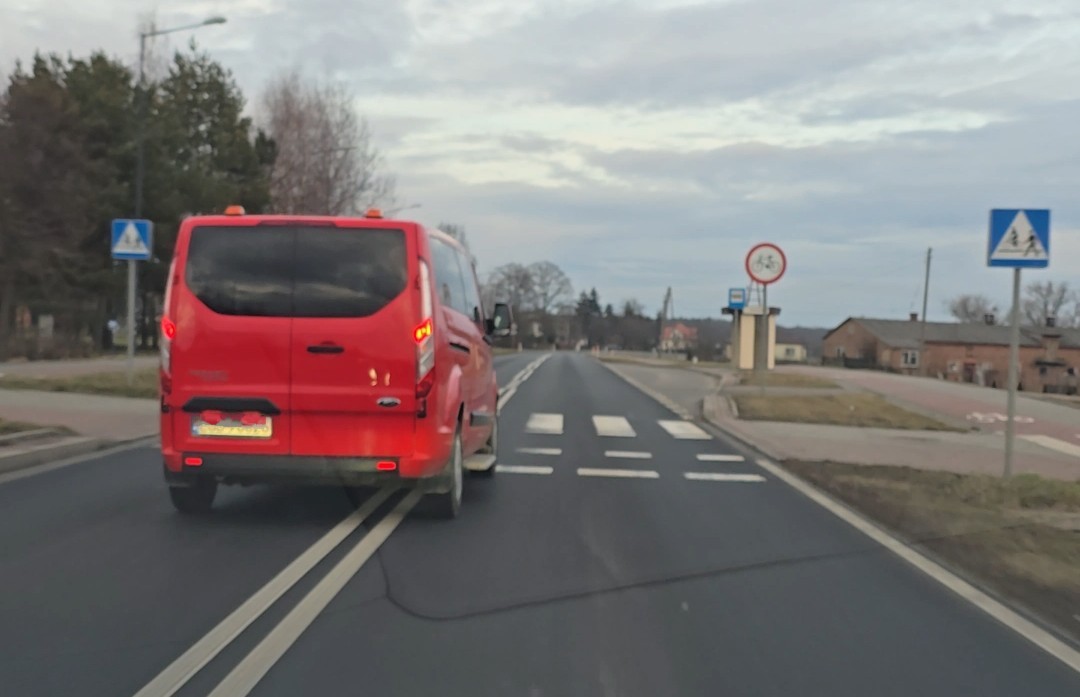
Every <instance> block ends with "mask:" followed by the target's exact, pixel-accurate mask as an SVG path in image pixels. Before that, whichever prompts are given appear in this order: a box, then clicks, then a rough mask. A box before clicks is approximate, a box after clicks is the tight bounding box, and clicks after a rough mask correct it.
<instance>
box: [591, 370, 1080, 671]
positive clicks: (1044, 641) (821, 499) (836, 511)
mask: <svg viewBox="0 0 1080 697" xmlns="http://www.w3.org/2000/svg"><path fill="white" fill-rule="evenodd" d="M601 364H602V365H604V367H606V368H608V369H609V370H610V371H611V372H613V373H615V374H616V375H618V376H619V377H620V378H622V379H623V380H625V381H626V382H627V383H629V384H630V385H632V386H633V387H636V388H637V389H638V390H639V391H640V392H641V393H642V394H644V395H646V396H648V397H651V398H652V399H653V400H654V401H656V402H657V403H659V404H661V405H663V406H665V407H668V404H667V402H669V401H670V400H668V399H667V398H661V397H660V396H658V395H657V394H656V393H655V392H653V391H652V390H650V389H649V388H647V387H645V386H644V385H641V384H640V383H638V382H637V381H635V380H631V379H630V378H628V377H627V376H626V375H623V374H622V373H620V372H619V371H617V370H615V369H614V368H613V367H611V366H609V365H607V364H605V363H603V361H601ZM668 408H669V409H670V408H671V407H668ZM676 413H678V412H676ZM712 428H714V429H716V430H717V431H718V432H720V433H724V431H723V429H721V428H719V427H717V426H712ZM724 435H725V437H729V436H727V434H726V433H725V434H724ZM757 464H758V465H760V466H761V467H762V468H763V469H764V470H765V471H767V472H769V473H770V474H772V475H773V476H775V477H776V478H777V479H780V480H781V481H783V482H784V483H785V484H788V485H790V486H791V487H792V488H793V489H795V490H796V491H798V492H799V493H801V494H803V495H804V496H806V497H807V498H809V499H810V500H811V501H813V502H814V503H816V504H818V505H820V506H821V507H822V508H825V509H826V510H828V511H829V512H830V513H832V514H833V515H835V516H836V517H838V518H840V519H841V520H843V521H844V522H845V523H848V524H849V525H851V526H852V527H853V528H855V529H856V530H858V531H859V532H861V533H863V534H864V535H866V536H867V537H869V538H870V539H872V540H874V541H875V542H877V543H878V544H880V545H882V546H883V547H885V548H886V549H888V550H889V551H891V552H893V553H894V554H896V555H897V556H898V557H900V558H901V559H903V560H904V561H906V562H908V563H910V564H911V565H912V566H914V567H915V568H917V569H918V570H919V571H922V572H923V573H925V574H926V575H927V576H929V577H930V578H932V579H934V580H935V581H937V582H938V583H940V584H942V585H943V586H945V587H946V588H948V589H950V590H952V591H953V592H955V593H957V594H958V595H959V596H960V597H962V598H963V599H964V600H967V601H968V602H969V603H971V604H972V605H974V606H975V607H977V608H979V609H980V610H982V611H983V612H985V613H986V614H988V615H990V616H991V617H993V618H994V619H995V620H997V621H998V622H1001V623H1002V624H1004V625H1005V626H1006V627H1008V628H1009V629H1011V630H1013V631H1014V632H1016V633H1017V634H1019V635H1020V636H1022V637H1024V638H1025V639H1027V640H1028V641H1030V642H1031V643H1033V644H1035V645H1036V646H1038V647H1039V648H1041V649H1042V650H1043V651H1046V652H1047V653H1048V654H1050V655H1051V656H1053V657H1054V658H1056V659H1058V660H1059V661H1061V662H1062V663H1064V664H1065V665H1067V666H1069V667H1070V668H1072V669H1073V670H1074V671H1076V672H1078V673H1080V651H1077V650H1076V649H1074V648H1073V647H1071V646H1069V645H1068V644H1066V643H1065V642H1063V641H1062V640H1061V639H1058V638H1057V637H1056V636H1054V635H1053V634H1051V633H1050V632H1048V631H1046V630H1045V629H1043V628H1042V627H1040V626H1039V625H1037V624H1035V623H1034V622H1032V621H1031V620H1029V619H1027V618H1026V617H1024V616H1023V615H1021V614H1019V613H1018V612H1016V611H1015V610H1012V609H1010V608H1009V607H1008V606H1007V605H1005V604H1003V603H1000V602H998V601H997V600H994V599H993V598H991V597H990V596H989V595H987V594H986V593H983V592H982V591H981V590H979V589H978V588H976V587H975V586H973V585H971V584H970V583H968V582H967V581H965V580H963V579H962V578H960V577H959V576H957V575H956V574H954V573H952V572H951V571H948V570H947V569H945V568H944V567H942V566H941V565H940V564H937V563H935V562H933V561H931V560H930V559H929V558H928V557H925V556H923V555H922V554H920V553H919V552H917V551H915V550H914V549H912V548H910V547H908V546H907V545H905V544H904V543H903V542H901V541H900V540H898V539H897V538H895V537H893V536H892V535H890V534H888V533H886V532H885V531H883V530H882V529H881V528H879V527H877V526H876V525H874V524H873V523H871V522H870V521H869V520H867V519H866V518H863V517H862V516H861V515H859V514H857V513H855V512H854V511H851V510H849V509H847V508H845V507H844V506H841V505H839V504H838V503H836V502H835V501H833V500H832V499H830V498H829V497H828V496H826V495H825V494H823V493H821V492H820V491H818V490H817V489H815V488H814V487H813V486H811V485H809V484H807V483H806V482H804V481H802V480H801V479H799V478H798V477H796V476H795V475H793V474H791V473H790V472H788V471H787V470H785V469H783V468H782V467H779V466H778V465H775V464H773V463H772V462H770V461H769V460H766V459H764V458H758V460H757Z"/></svg>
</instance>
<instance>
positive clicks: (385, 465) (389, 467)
mask: <svg viewBox="0 0 1080 697" xmlns="http://www.w3.org/2000/svg"><path fill="white" fill-rule="evenodd" d="M375 469H377V470H379V471H380V472H393V471H394V470H396V469H397V463H396V462H391V461H390V460H382V461H380V462H379V463H377V464H376V465H375Z"/></svg>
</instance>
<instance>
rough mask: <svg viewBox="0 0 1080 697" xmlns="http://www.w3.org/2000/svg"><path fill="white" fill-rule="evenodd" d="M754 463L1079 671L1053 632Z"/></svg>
mask: <svg viewBox="0 0 1080 697" xmlns="http://www.w3.org/2000/svg"><path fill="white" fill-rule="evenodd" d="M757 464H758V465H760V466H761V467H762V468H764V469H765V470H766V471H767V472H769V473H770V474H772V475H773V476H774V477H776V478H777V479H780V480H782V481H784V482H785V483H787V484H789V485H791V486H792V487H793V488H794V489H796V490H798V491H799V493H801V494H803V495H804V496H806V497H807V498H809V499H810V500H811V501H813V502H814V503H816V504H818V505H820V506H821V507H822V508H825V509H826V510H828V511H829V512H830V513H832V514H833V515H835V516H836V517H837V518H840V519H841V520H843V521H844V522H845V523H847V524H848V525H851V526H852V527H853V528H855V529H856V530H858V531H859V532H861V533H863V534H864V535H866V536H867V537H869V538H870V539H872V540H874V541H875V542H877V543H878V544H880V545H881V546H882V547H885V548H886V549H888V550H889V551H890V552H892V553H893V554H895V555H896V556H898V557H900V558H901V559H903V560H904V561H906V562H908V563H909V564H911V565H912V566H914V567H915V568H916V569H918V570H919V571H921V572H923V573H924V574H926V575H927V576H929V577H930V578H932V579H934V580H935V581H937V582H938V583H940V584H941V585H943V586H945V587H946V588H948V589H949V590H951V591H952V592H954V593H956V594H957V595H959V596H960V597H961V598H963V599H964V600H966V601H968V602H969V603H971V604H972V605H974V606H975V607H977V608H979V609H980V610H982V611H983V612H985V613H986V614H988V615H990V616H991V617H993V618H994V619H995V620H997V621H998V622H1001V623H1002V624H1004V625H1005V626H1006V627H1008V628H1009V629H1012V630H1013V631H1014V632H1016V633H1017V634H1019V635H1021V636H1022V637H1024V638H1025V639H1027V640H1028V641H1030V642H1031V643H1033V644H1035V645H1036V646H1038V647H1039V648H1041V649H1042V650H1043V651H1046V652H1047V653H1048V654H1050V655H1051V656H1053V657H1054V658H1056V659H1058V660H1059V661H1061V662H1062V663H1064V664H1065V665H1067V666H1069V667H1070V668H1072V669H1073V670H1074V671H1076V672H1078V673H1080V651H1077V650H1076V649H1074V648H1072V647H1071V646H1069V645H1068V644H1066V643H1065V642H1063V641H1062V640H1061V639H1058V638H1057V637H1056V636H1054V635H1053V634H1051V633H1050V632H1048V631H1046V630H1045V629H1043V628H1042V627H1040V626H1039V625H1037V624H1035V623H1034V622H1032V621H1031V620H1029V619H1027V618H1026V617H1024V616H1023V615H1021V614H1019V613H1018V612H1016V611H1015V610H1012V609H1010V608H1009V607H1008V606H1007V605H1005V604H1003V603H1001V602H999V601H997V600H995V599H994V598H991V597H990V596H989V595H987V594H986V593H984V592H982V591H981V590H979V589H978V588H976V587H975V586H973V585H971V584H970V583H968V582H967V581H965V580H964V579H962V578H960V577H959V576H957V575H956V574H954V573H952V572H951V571H949V570H947V569H945V568H944V567H943V566H941V565H940V564H937V563H936V562H934V561H932V560H931V559H929V558H928V557H925V556H923V555H922V554H921V553H919V552H917V551H916V550H914V549H912V548H911V547H909V546H907V545H906V544H904V543H903V542H901V541H900V540H898V539H897V538H895V537H893V536H892V535H891V534H889V533H887V532H885V531H884V530H882V529H881V528H879V527H878V526H876V525H874V524H873V523H871V522H870V521H869V520H867V519H866V518H863V517H862V516H861V515H859V514H857V513H855V512H854V511H851V510H850V509H848V508H845V507H844V506H841V505H839V504H838V503H836V502H835V501H833V500H832V499H831V498H829V497H828V496H826V495H825V494H823V493H821V492H820V491H818V490H817V489H815V488H814V487H812V486H811V485H809V484H807V483H806V482H804V481H802V480H801V479H799V478H798V477H796V476H795V475H793V474H791V473H790V472H788V471H787V470H785V469H783V468H782V467H780V466H778V465H776V464H774V463H772V462H770V461H768V460H766V459H764V458H758V460H757Z"/></svg>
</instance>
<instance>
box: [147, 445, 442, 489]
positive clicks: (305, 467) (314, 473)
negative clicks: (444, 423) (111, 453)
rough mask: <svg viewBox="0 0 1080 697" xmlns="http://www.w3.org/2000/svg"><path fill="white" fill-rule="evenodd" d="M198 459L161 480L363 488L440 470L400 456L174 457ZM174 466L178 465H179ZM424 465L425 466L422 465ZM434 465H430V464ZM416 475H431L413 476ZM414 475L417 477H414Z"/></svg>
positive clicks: (177, 483)
mask: <svg viewBox="0 0 1080 697" xmlns="http://www.w3.org/2000/svg"><path fill="white" fill-rule="evenodd" d="M190 458H201V460H202V464H201V465H197V466H191V465H187V464H180V466H179V467H169V466H168V463H167V464H166V467H165V479H166V481H167V482H168V483H169V484H170V485H173V486H183V485H185V484H189V483H191V482H192V481H193V480H194V479H196V478H201V477H214V478H215V479H220V480H221V481H222V482H223V483H225V484H265V483H298V484H344V485H352V486H366V485H378V484H389V483H394V482H398V483H402V482H408V481H414V482H422V481H424V480H425V479H427V478H434V477H433V476H432V475H434V474H437V473H438V472H439V471H440V470H441V467H432V466H431V465H430V464H429V465H427V466H421V467H418V466H417V465H418V464H419V463H418V462H417V460H416V459H415V458H401V457H324V456H303V455H245V454H231V453H197V452H190V453H184V454H183V456H182V457H180V458H177V459H178V460H179V463H184V462H186V461H187V460H189V459H190ZM380 462H383V463H386V462H393V463H394V464H395V468H394V469H392V470H386V471H381V470H379V469H378V464H379V463H380ZM179 463H178V464H179ZM425 464H426V463H425ZM432 464H434V463H432ZM419 472H425V473H428V472H430V473H431V474H427V475H426V476H425V475H421V476H417V474H419ZM414 473H417V474H414Z"/></svg>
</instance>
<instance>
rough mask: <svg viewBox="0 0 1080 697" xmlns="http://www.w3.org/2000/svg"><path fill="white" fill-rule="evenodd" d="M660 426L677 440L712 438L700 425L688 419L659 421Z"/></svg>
mask: <svg viewBox="0 0 1080 697" xmlns="http://www.w3.org/2000/svg"><path fill="white" fill-rule="evenodd" d="M660 426H661V428H663V429H664V430H665V431H667V432H668V433H670V434H671V436H672V437H673V438H677V439H679V440H709V439H710V438H712V436H710V435H709V434H708V433H705V431H703V430H701V427H700V426H698V425H697V424H695V423H692V422H690V421H661V422H660Z"/></svg>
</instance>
